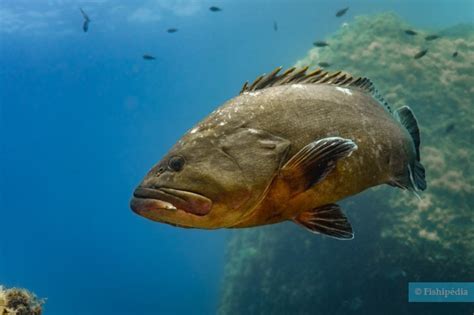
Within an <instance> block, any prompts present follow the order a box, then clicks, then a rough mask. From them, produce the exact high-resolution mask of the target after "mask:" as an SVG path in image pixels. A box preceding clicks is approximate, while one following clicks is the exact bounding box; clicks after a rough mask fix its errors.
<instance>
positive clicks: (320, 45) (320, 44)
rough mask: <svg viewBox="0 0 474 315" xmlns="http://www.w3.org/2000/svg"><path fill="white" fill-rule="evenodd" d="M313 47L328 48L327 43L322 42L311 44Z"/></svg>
mask: <svg viewBox="0 0 474 315" xmlns="http://www.w3.org/2000/svg"><path fill="white" fill-rule="evenodd" d="M313 45H314V46H316V47H326V46H329V44H328V43H327V42H324V41H316V42H314V43H313Z"/></svg>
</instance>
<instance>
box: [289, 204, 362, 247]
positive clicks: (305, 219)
mask: <svg viewBox="0 0 474 315" xmlns="http://www.w3.org/2000/svg"><path fill="white" fill-rule="evenodd" d="M293 221H294V222H295V223H297V224H299V225H301V226H303V227H304V228H306V229H307V230H309V231H310V232H312V233H321V234H324V235H327V236H331V237H334V238H337V239H341V240H351V239H353V238H354V233H353V232H352V226H351V224H350V222H349V220H348V219H347V217H346V216H345V215H344V213H343V212H342V210H341V208H340V207H339V206H338V205H336V204H328V205H324V206H322V207H319V208H314V209H311V210H309V211H305V212H303V213H301V214H300V215H299V216H297V217H296V218H294V219H293Z"/></svg>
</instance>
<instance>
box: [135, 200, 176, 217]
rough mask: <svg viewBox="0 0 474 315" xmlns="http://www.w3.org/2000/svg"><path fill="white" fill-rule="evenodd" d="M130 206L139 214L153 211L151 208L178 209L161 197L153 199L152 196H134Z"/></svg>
mask: <svg viewBox="0 0 474 315" xmlns="http://www.w3.org/2000/svg"><path fill="white" fill-rule="evenodd" d="M130 207H131V208H132V210H133V211H134V212H136V213H138V214H140V212H142V211H151V210H158V209H165V210H174V211H175V210H177V209H176V207H175V206H173V204H171V203H169V202H166V201H163V200H159V199H151V198H142V197H135V196H134V197H133V198H132V200H131V201H130Z"/></svg>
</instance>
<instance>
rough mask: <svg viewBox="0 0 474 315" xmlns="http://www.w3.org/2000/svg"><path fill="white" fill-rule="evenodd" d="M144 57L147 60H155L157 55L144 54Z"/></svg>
mask: <svg viewBox="0 0 474 315" xmlns="http://www.w3.org/2000/svg"><path fill="white" fill-rule="evenodd" d="M143 59H145V60H155V59H156V57H154V56H152V55H149V54H144V55H143Z"/></svg>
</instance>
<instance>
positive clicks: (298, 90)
mask: <svg viewBox="0 0 474 315" xmlns="http://www.w3.org/2000/svg"><path fill="white" fill-rule="evenodd" d="M281 70H282V69H281V67H279V68H277V69H275V70H273V71H271V72H270V73H269V74H267V75H264V76H260V77H258V78H257V79H256V80H255V81H254V82H253V83H250V84H248V82H247V83H245V84H244V85H243V87H242V89H241V92H240V94H239V95H237V96H235V97H234V98H232V99H230V100H228V101H227V102H225V103H224V104H223V105H222V106H220V107H219V108H218V109H216V110H215V111H214V112H212V113H211V114H210V115H209V116H208V117H206V118H205V119H204V120H203V121H201V122H200V123H198V124H197V125H196V126H194V128H192V129H191V130H189V131H188V132H187V133H186V134H185V135H184V136H183V137H182V138H181V139H180V140H179V141H178V142H177V143H176V144H175V145H174V146H173V147H172V148H171V149H170V150H169V151H168V153H167V154H166V155H165V156H164V157H163V158H162V159H161V161H160V162H158V163H157V164H155V166H153V167H152V168H151V170H150V171H149V172H148V173H147V174H146V176H145V178H144V179H143V180H142V181H141V183H140V184H139V185H138V186H137V187H136V189H135V190H134V192H133V197H132V199H131V201H130V207H131V208H132V210H133V211H134V212H135V213H137V214H138V215H140V216H143V217H145V218H147V219H150V220H153V221H157V222H162V223H166V224H170V225H173V226H178V227H185V228H201V229H218V228H245V227H255V226H261V225H266V224H274V223H279V222H284V221H291V222H294V223H296V224H297V225H299V226H302V227H304V228H305V229H307V230H309V231H310V232H312V233H315V234H324V235H328V236H331V237H334V238H337V239H352V238H353V236H354V235H353V231H352V227H351V224H350V222H349V219H348V218H347V217H346V215H345V214H344V212H343V210H342V208H341V207H340V206H339V205H337V204H336V202H337V201H339V200H342V199H344V198H346V197H348V196H351V195H355V194H357V193H360V192H362V191H363V190H365V189H368V188H370V187H373V186H377V185H381V184H389V185H391V186H395V187H399V188H402V189H408V190H412V191H414V190H416V189H419V190H424V189H426V181H425V170H424V168H423V165H422V164H421V161H420V151H419V144H420V132H419V129H418V123H417V120H416V119H415V116H414V114H413V112H412V111H411V109H410V108H409V107H407V106H403V107H401V108H400V109H398V110H397V111H396V112H392V110H391V109H390V107H389V106H388V105H387V104H386V102H384V101H383V99H382V100H381V97H379V96H378V95H377V96H376V97H375V96H374V92H373V91H374V90H375V87H374V86H373V84H372V82H371V81H370V80H369V79H367V78H362V77H359V78H356V77H352V76H350V75H349V74H348V73H341V72H334V73H329V72H326V71H323V70H321V69H317V70H314V71H311V72H307V67H306V68H300V69H298V68H291V69H288V70H286V71H284V72H283V73H280V71H281ZM196 84H198V82H196ZM170 112H171V111H170ZM178 115H179V113H177V117H178ZM177 117H175V118H177ZM170 119H172V117H170ZM157 128H158V129H157V130H156V131H155V132H154V133H153V134H152V135H151V136H152V137H156V136H159V134H160V130H159V126H157ZM381 130H382V131H383V132H380V131H381ZM151 142H153V141H151ZM361 206H363V205H361Z"/></svg>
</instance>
